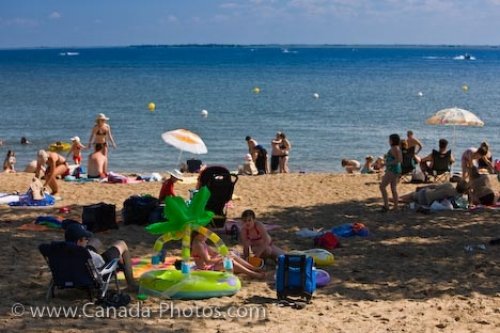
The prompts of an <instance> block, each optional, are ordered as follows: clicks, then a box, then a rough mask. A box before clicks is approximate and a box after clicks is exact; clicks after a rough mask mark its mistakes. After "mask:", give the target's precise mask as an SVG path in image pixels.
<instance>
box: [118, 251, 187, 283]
mask: <svg viewBox="0 0 500 333" xmlns="http://www.w3.org/2000/svg"><path fill="white" fill-rule="evenodd" d="M178 259H180V258H179V257H166V258H165V262H164V263H159V264H158V265H153V264H151V256H144V257H138V258H132V272H133V274H134V279H139V278H140V277H141V275H142V274H144V273H146V272H149V271H152V270H157V269H173V268H174V263H175V261H176V260H178ZM118 280H122V281H123V280H125V275H124V274H123V272H118Z"/></svg>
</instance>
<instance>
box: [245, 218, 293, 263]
mask: <svg viewBox="0 0 500 333" xmlns="http://www.w3.org/2000/svg"><path fill="white" fill-rule="evenodd" d="M241 219H242V220H243V227H242V228H241V231H240V240H241V242H242V245H243V258H244V259H246V260H248V258H249V257H250V250H251V251H252V253H253V255H254V256H255V257H258V258H262V259H265V258H268V257H270V258H273V259H276V257H277V256H279V255H281V254H284V253H285V252H284V251H283V250H281V249H280V248H278V247H277V246H276V245H273V241H272V239H271V236H269V234H268V233H267V231H266V229H265V228H264V225H263V224H262V223H261V222H258V221H256V220H255V212H254V211H253V210H251V209H247V210H245V211H244V212H243V213H242V214H241Z"/></svg>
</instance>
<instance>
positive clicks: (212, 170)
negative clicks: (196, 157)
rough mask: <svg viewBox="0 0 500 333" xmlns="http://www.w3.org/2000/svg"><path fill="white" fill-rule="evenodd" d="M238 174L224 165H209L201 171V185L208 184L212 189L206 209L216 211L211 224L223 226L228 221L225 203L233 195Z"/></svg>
mask: <svg viewBox="0 0 500 333" xmlns="http://www.w3.org/2000/svg"><path fill="white" fill-rule="evenodd" d="M237 181H238V176H237V175H233V174H231V173H230V172H229V170H228V169H226V168H225V167H223V166H211V167H207V168H206V169H205V170H203V171H202V172H201V173H200V180H199V185H200V187H201V186H207V187H208V189H209V190H210V199H208V202H207V205H206V207H205V209H206V210H209V211H212V212H214V214H215V216H214V218H213V220H212V222H211V226H212V227H215V228H222V227H223V226H224V223H225V222H226V213H225V210H224V208H225V205H226V203H227V202H228V201H229V200H231V198H232V197H233V191H234V185H235V184H236V182H237Z"/></svg>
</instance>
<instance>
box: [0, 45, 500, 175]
mask: <svg viewBox="0 0 500 333" xmlns="http://www.w3.org/2000/svg"><path fill="white" fill-rule="evenodd" d="M66 52H75V53H78V54H74V55H70V56H69V55H61V53H64V54H66ZM465 53H469V54H470V55H472V56H473V57H474V58H475V60H470V61H467V60H463V57H462V58H461V57H460V55H463V54H465ZM464 84H466V85H468V87H469V90H468V91H467V92H465V91H464V90H463V89H462V86H463V85H464ZM254 87H259V88H260V89H261V92H260V93H259V94H255V93H253V92H252V91H253V88H254ZM419 92H422V93H423V96H421V97H419V96H418V93H419ZM315 93H317V94H319V96H320V97H319V98H314V97H313V94H315ZM149 102H154V103H156V111H155V112H149V110H148V108H147V105H148V103H149ZM453 106H457V107H461V108H465V109H469V110H471V111H472V112H474V113H475V114H477V115H478V116H479V117H480V118H481V119H482V120H483V121H484V122H485V124H486V125H485V126H484V127H483V128H472V127H460V128H457V129H456V133H457V136H456V137H457V143H456V149H455V150H457V151H463V150H464V149H465V148H467V147H469V146H471V145H472V146H478V145H479V143H480V142H481V141H482V140H487V141H489V142H490V144H491V145H492V147H493V152H494V153H496V152H498V151H500V135H499V133H500V131H499V128H500V118H499V117H498V114H499V108H500V49H496V48H480V49H471V48H468V49H462V48H368V47H362V48H352V47H338V48H289V49H288V50H284V49H281V48H249V47H248V48H188V47H185V48H174V47H171V48H99V49H36V50H0V119H1V121H0V139H3V140H4V141H6V144H5V145H4V146H3V147H1V148H0V154H1V156H0V157H1V158H2V160H3V157H4V156H5V153H6V151H7V149H13V150H15V151H16V153H17V158H18V169H22V168H23V167H24V165H25V164H26V163H27V162H28V161H30V160H32V159H34V158H35V156H36V151H37V150H38V149H40V148H46V147H47V145H48V144H49V143H51V142H54V141H58V140H61V141H69V138H71V137H72V136H74V135H78V136H80V137H81V138H82V141H83V143H84V144H86V143H87V142H88V138H89V135H90V131H91V128H92V126H93V124H94V119H95V116H96V115H97V114H98V113H100V112H103V113H105V114H106V115H107V116H108V117H110V118H111V119H110V121H109V124H110V125H111V127H112V130H113V134H114V137H115V140H116V142H117V144H118V149H115V150H111V151H110V169H111V170H113V171H135V172H152V171H160V172H163V171H165V170H167V169H171V168H173V167H174V166H175V164H176V162H177V159H178V156H179V151H178V150H176V149H175V148H173V147H171V146H168V145H167V144H165V143H164V142H163V141H162V139H161V137H160V135H161V133H163V132H165V131H167V130H172V129H176V128H188V129H191V130H193V131H195V132H196V133H198V134H199V135H200V136H201V137H202V138H203V139H204V141H205V143H206V145H207V147H208V154H207V155H202V156H201V159H202V160H203V161H204V162H205V163H209V164H212V163H217V164H223V165H226V166H227V167H229V168H230V169H235V168H236V167H237V165H238V164H241V162H242V160H243V157H244V155H245V153H246V152H247V146H246V142H245V141H244V138H245V136H246V135H251V136H253V137H254V138H255V139H256V140H257V141H259V143H261V144H263V145H264V146H265V147H266V148H268V149H270V141H271V139H272V138H273V137H274V134H275V132H276V131H277V130H281V131H284V132H285V133H286V134H287V135H288V137H289V138H290V141H291V143H292V145H293V147H292V148H293V149H292V152H291V156H290V167H291V169H292V171H299V170H303V171H339V170H341V167H340V160H341V158H343V157H349V158H356V159H359V160H362V159H363V158H364V156H365V155H367V154H371V155H381V154H383V153H385V152H386V150H387V149H388V144H387V137H388V135H389V134H391V133H393V132H396V133H400V134H404V133H406V130H408V129H412V130H414V132H415V134H416V136H417V137H418V138H419V139H421V140H422V142H423V143H424V146H425V147H424V153H428V152H430V150H431V149H432V148H433V147H434V146H435V145H436V142H437V140H438V139H439V138H440V137H446V138H448V139H449V140H450V141H451V140H452V134H453V129H452V128H450V127H440V126H428V125H425V123H424V122H425V119H426V118H427V117H429V116H431V115H432V114H433V113H435V112H436V111H437V110H439V109H441V108H445V107H453ZM203 109H206V110H208V112H209V115H208V117H207V118H203V117H202V116H201V115H200V112H201V110H203ZM21 136H26V137H28V138H29V140H31V141H32V142H33V144H32V145H30V146H21V145H20V144H19V143H18V142H19V139H20V138H21ZM87 154H88V153H87V152H85V153H84V160H86V155H87ZM495 156H497V155H496V154H495ZM189 157H194V156H192V155H190V154H186V153H185V154H184V155H183V156H182V159H183V160H185V159H186V158H189Z"/></svg>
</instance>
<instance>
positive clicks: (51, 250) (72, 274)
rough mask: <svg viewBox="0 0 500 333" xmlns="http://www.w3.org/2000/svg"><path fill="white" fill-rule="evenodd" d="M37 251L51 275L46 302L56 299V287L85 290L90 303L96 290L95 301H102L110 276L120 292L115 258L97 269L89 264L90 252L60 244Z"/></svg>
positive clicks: (78, 247) (46, 246) (42, 245)
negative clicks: (42, 257)
mask: <svg viewBox="0 0 500 333" xmlns="http://www.w3.org/2000/svg"><path fill="white" fill-rule="evenodd" d="M38 249H39V250H40V252H41V253H42V255H43V256H44V258H45V260H46V261H47V264H48V265H49V268H50V271H51V273H52V280H51V281H50V284H49V289H48V290H47V296H46V299H47V301H48V300H49V298H50V297H55V288H56V287H57V288H60V289H66V288H81V289H87V291H88V295H89V298H90V300H91V301H92V300H93V292H94V290H97V299H104V298H105V296H106V293H107V291H108V288H109V283H110V281H111V278H112V277H114V280H115V284H116V290H117V292H119V290H120V289H119V286H118V279H117V277H116V269H117V267H118V259H114V260H113V261H111V262H109V263H108V264H106V265H105V266H104V267H103V268H102V269H100V270H98V269H97V268H96V267H95V266H94V263H93V262H92V257H91V255H90V253H89V251H88V250H87V249H86V248H84V247H82V246H78V245H76V244H73V243H67V242H62V241H59V242H52V243H50V244H41V245H40V246H39V247H38Z"/></svg>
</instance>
